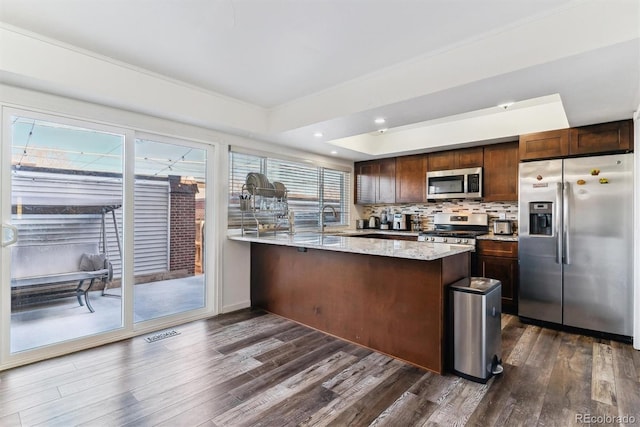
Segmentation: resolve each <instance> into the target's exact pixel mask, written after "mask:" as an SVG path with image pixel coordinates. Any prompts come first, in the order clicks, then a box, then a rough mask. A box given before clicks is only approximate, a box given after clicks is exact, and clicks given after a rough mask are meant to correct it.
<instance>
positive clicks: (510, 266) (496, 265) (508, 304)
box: [478, 256, 518, 314]
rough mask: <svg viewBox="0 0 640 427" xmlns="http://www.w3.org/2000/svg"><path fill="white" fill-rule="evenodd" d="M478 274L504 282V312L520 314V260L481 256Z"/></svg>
mask: <svg viewBox="0 0 640 427" xmlns="http://www.w3.org/2000/svg"><path fill="white" fill-rule="evenodd" d="M478 273H479V274H480V275H481V276H483V277H489V278H491V279H496V280H500V282H502V311H504V312H505V313H511V314H518V260H517V259H513V258H501V257H491V256H480V257H478Z"/></svg>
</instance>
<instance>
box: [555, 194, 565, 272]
mask: <svg viewBox="0 0 640 427" xmlns="http://www.w3.org/2000/svg"><path fill="white" fill-rule="evenodd" d="M562 201H563V196H562V182H558V183H557V184H556V200H555V203H554V212H553V218H554V224H553V228H554V230H555V234H556V264H562V247H563V234H562V222H561V221H560V215H561V212H562V207H561V205H560V204H561V202H562Z"/></svg>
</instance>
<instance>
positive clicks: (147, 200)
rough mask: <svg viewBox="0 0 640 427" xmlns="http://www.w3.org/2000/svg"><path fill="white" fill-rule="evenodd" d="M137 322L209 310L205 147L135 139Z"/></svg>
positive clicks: (175, 142)
mask: <svg viewBox="0 0 640 427" xmlns="http://www.w3.org/2000/svg"><path fill="white" fill-rule="evenodd" d="M135 151H136V155H135V158H136V163H135V169H136V171H135V172H136V180H135V214H134V233H135V234H134V238H135V258H134V260H135V263H134V270H135V286H134V288H133V290H134V294H133V295H134V321H135V322H142V321H147V320H151V319H156V318H159V317H164V316H169V315H175V314H177V313H182V312H187V311H190V310H196V309H200V308H203V307H204V306H205V275H204V272H205V259H206V257H205V250H206V248H205V244H204V243H205V241H204V236H205V210H206V203H205V202H206V198H205V194H206V171H207V152H206V149H205V148H204V147H201V146H199V145H195V144H193V143H188V142H185V141H175V140H169V139H166V138H160V137H158V136H150V137H148V138H138V139H136V150H135Z"/></svg>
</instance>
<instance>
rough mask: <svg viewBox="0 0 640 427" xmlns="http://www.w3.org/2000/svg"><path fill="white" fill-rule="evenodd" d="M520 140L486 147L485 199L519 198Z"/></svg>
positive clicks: (507, 199) (509, 199) (504, 199)
mask: <svg viewBox="0 0 640 427" xmlns="http://www.w3.org/2000/svg"><path fill="white" fill-rule="evenodd" d="M518 163H519V155H518V141H514V142H506V143H503V144H494V145H487V146H485V147H484V169H483V171H484V174H483V182H484V193H483V195H484V200H485V201H487V202H495V201H514V200H518Z"/></svg>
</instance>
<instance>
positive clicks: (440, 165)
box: [428, 150, 456, 171]
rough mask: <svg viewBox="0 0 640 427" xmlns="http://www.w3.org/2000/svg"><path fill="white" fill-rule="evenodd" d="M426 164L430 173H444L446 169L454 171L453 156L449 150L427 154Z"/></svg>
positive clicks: (454, 161) (454, 162)
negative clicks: (427, 160)
mask: <svg viewBox="0 0 640 427" xmlns="http://www.w3.org/2000/svg"><path fill="white" fill-rule="evenodd" d="M428 163H429V170H430V171H444V170H447V169H455V166H454V165H455V164H456V160H455V154H454V152H453V151H451V150H449V151H438V152H437V153H429V162H428Z"/></svg>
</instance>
